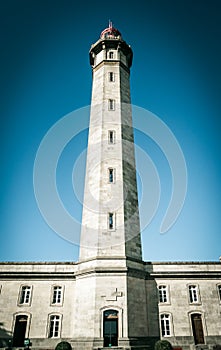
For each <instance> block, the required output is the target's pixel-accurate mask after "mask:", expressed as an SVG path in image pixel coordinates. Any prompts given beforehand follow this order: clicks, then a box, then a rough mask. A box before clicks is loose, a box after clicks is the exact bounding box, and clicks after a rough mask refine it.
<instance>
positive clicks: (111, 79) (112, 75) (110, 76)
mask: <svg viewBox="0 0 221 350" xmlns="http://www.w3.org/2000/svg"><path fill="white" fill-rule="evenodd" d="M109 81H111V82H112V81H114V72H109Z"/></svg>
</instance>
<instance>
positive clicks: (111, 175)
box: [108, 168, 115, 183]
mask: <svg viewBox="0 0 221 350" xmlns="http://www.w3.org/2000/svg"><path fill="white" fill-rule="evenodd" d="M114 178H115V171H114V169H113V168H109V169H108V180H109V182H110V183H113V182H114Z"/></svg>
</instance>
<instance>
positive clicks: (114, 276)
mask: <svg viewBox="0 0 221 350" xmlns="http://www.w3.org/2000/svg"><path fill="white" fill-rule="evenodd" d="M132 57H133V53H132V50H131V48H130V46H129V45H128V44H127V43H126V42H125V41H124V40H123V39H122V36H121V33H120V32H119V31H118V30H117V29H115V28H114V27H113V26H112V24H109V27H108V28H106V29H105V30H104V31H103V32H102V33H101V36H100V39H99V40H98V41H97V42H96V43H95V44H94V45H92V46H91V49H90V64H91V66H92V71H93V85H92V101H91V112H90V128H89V138H88V151H87V165H86V179H85V191H84V205H83V215H82V231H81V246H80V259H79V263H78V273H77V276H76V295H75V307H76V309H75V313H76V323H75V327H74V334H73V339H74V342H73V343H74V344H73V345H74V346H75V347H76V348H77V349H82V350H83V349H92V348H93V349H101V348H103V347H119V348H121V349H122V348H125V349H132V348H133V349H134V348H136V349H146V348H145V347H144V345H146V339H147V338H146V337H147V310H146V304H145V305H144V303H143V302H144V301H145V300H146V295H145V273H144V269H143V262H142V254H141V239H140V224H139V212H138V199H137V183H136V167H135V158H134V143H133V128H132V115H131V104H130V81H129V79H130V67H131V64H132ZM136 346H137V347H136ZM138 346H139V347H138Z"/></svg>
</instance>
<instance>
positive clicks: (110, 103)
mask: <svg viewBox="0 0 221 350" xmlns="http://www.w3.org/2000/svg"><path fill="white" fill-rule="evenodd" d="M114 108H115V100H112V99H110V100H108V109H109V110H110V111H114Z"/></svg>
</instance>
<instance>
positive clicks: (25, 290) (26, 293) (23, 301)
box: [19, 286, 31, 305]
mask: <svg viewBox="0 0 221 350" xmlns="http://www.w3.org/2000/svg"><path fill="white" fill-rule="evenodd" d="M30 302H31V287H30V286H22V287H21V290H20V296H19V304H20V305H30Z"/></svg>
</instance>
